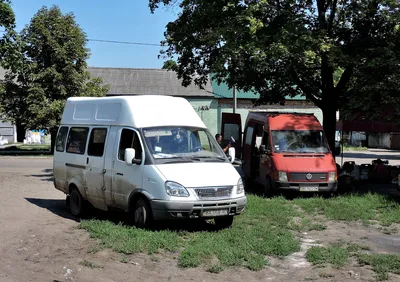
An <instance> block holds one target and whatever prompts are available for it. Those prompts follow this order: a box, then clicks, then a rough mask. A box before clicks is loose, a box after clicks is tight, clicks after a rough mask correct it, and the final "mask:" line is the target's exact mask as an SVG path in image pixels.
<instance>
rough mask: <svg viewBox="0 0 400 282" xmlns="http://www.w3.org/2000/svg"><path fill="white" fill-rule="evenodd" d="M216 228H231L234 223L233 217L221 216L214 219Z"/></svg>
mask: <svg viewBox="0 0 400 282" xmlns="http://www.w3.org/2000/svg"><path fill="white" fill-rule="evenodd" d="M214 222H215V226H216V227H217V228H218V229H225V228H230V227H231V226H232V223H233V215H231V216H221V217H215V218H214Z"/></svg>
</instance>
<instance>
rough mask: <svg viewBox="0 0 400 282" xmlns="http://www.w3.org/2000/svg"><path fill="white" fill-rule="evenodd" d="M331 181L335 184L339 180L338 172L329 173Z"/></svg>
mask: <svg viewBox="0 0 400 282" xmlns="http://www.w3.org/2000/svg"><path fill="white" fill-rule="evenodd" d="M328 179H329V181H330V182H335V181H336V180H337V178H336V172H335V171H332V172H330V173H329V178H328Z"/></svg>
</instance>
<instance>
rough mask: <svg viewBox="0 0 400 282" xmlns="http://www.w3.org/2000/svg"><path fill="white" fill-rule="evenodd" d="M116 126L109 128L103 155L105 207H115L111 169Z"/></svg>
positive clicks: (115, 141)
mask: <svg viewBox="0 0 400 282" xmlns="http://www.w3.org/2000/svg"><path fill="white" fill-rule="evenodd" d="M118 128H119V127H118V126H111V128H110V133H109V134H108V138H107V144H106V151H105V154H104V158H105V163H104V169H105V173H104V188H105V190H104V197H105V202H106V205H107V206H109V207H111V206H114V205H115V201H114V199H113V194H112V192H113V191H112V190H113V186H112V185H113V181H112V180H113V168H114V162H115V160H114V158H115V156H116V154H117V152H116V151H115V149H116V148H117V145H116V143H117V142H118V138H117V137H118V135H117V134H118Z"/></svg>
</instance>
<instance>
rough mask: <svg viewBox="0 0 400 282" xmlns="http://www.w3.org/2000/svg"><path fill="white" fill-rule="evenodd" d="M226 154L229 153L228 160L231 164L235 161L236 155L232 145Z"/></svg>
mask: <svg viewBox="0 0 400 282" xmlns="http://www.w3.org/2000/svg"><path fill="white" fill-rule="evenodd" d="M228 155H229V157H228V158H229V161H230V162H231V164H232V163H233V162H234V161H235V156H236V151H235V148H234V147H230V148H229V149H228Z"/></svg>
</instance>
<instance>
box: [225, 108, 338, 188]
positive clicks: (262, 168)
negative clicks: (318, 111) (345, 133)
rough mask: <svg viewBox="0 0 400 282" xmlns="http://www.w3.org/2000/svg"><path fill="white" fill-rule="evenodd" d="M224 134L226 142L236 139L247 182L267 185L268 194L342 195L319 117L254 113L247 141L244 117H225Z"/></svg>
mask: <svg viewBox="0 0 400 282" xmlns="http://www.w3.org/2000/svg"><path fill="white" fill-rule="evenodd" d="M221 130H222V136H223V137H224V140H225V139H228V138H230V136H231V135H232V136H233V137H234V138H235V137H236V138H235V139H236V140H237V141H238V142H236V143H235V144H234V146H235V150H236V157H237V158H241V159H242V167H243V171H244V174H245V177H246V180H250V181H251V182H255V183H257V184H261V185H262V186H263V187H264V191H263V192H264V193H265V194H269V193H270V192H273V191H276V190H279V189H288V190H296V191H301V192H335V191H336V189H337V169H336V163H335V160H334V157H333V155H332V152H331V150H330V148H329V146H328V143H327V140H326V138H325V134H324V131H323V128H322V125H321V124H320V123H319V121H318V119H317V118H316V117H315V116H314V115H313V114H303V113H278V112H249V114H248V117H247V120H246V125H245V129H244V134H243V139H242V138H240V137H241V132H242V130H241V118H240V115H239V114H230V113H223V115H222V129H221ZM242 143H243V145H242Z"/></svg>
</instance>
